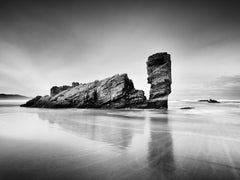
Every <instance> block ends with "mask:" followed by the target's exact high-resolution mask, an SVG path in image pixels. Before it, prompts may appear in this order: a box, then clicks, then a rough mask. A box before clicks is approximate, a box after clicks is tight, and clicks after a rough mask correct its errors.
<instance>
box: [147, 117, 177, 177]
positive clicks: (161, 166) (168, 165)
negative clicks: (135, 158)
mask: <svg viewBox="0 0 240 180" xmlns="http://www.w3.org/2000/svg"><path fill="white" fill-rule="evenodd" d="M150 120H151V126H153V125H154V127H156V126H164V127H165V130H166V132H156V131H152V132H151V140H150V142H149V156H148V161H149V168H151V170H152V171H153V173H151V178H150V179H154V177H152V176H156V177H158V178H159V177H161V178H169V177H171V175H173V173H174V171H175V164H174V157H173V140H172V135H171V133H168V132H167V131H168V119H167V117H166V119H162V118H161V120H160V119H159V118H151V119H150Z"/></svg>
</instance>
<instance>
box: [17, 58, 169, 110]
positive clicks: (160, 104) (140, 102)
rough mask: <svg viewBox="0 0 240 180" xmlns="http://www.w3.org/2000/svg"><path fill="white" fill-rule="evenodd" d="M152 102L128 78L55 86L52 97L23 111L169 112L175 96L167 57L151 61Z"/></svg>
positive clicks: (35, 101)
mask: <svg viewBox="0 0 240 180" xmlns="http://www.w3.org/2000/svg"><path fill="white" fill-rule="evenodd" d="M147 72H148V83H150V84H151V89H150V97H149V100H147V99H146V97H145V95H144V92H143V91H142V90H137V89H135V87H134V84H133V82H132V80H131V79H129V78H128V75H127V74H120V75H119V74H117V75H114V76H112V77H109V78H106V79H103V80H100V81H99V80H96V81H93V82H90V83H78V82H73V83H72V86H67V85H64V86H53V87H52V88H51V89H50V96H49V95H46V96H37V97H35V98H33V99H31V100H30V101H28V102H26V103H25V104H23V105H21V106H22V107H40V108H151V109H166V108H167V107H168V103H167V101H168V95H169V94H170V93H171V83H172V79H171V60H170V55H169V54H167V53H157V54H154V55H152V56H150V57H149V58H148V61H147Z"/></svg>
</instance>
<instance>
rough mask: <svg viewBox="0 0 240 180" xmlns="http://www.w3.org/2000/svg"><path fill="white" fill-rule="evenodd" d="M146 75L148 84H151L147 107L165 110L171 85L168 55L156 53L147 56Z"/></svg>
mask: <svg viewBox="0 0 240 180" xmlns="http://www.w3.org/2000/svg"><path fill="white" fill-rule="evenodd" d="M147 73H148V83H149V84H151V88H150V96H149V101H148V107H149V108H167V107H168V95H169V94H170V93H171V84H172V77H171V58H170V54H167V53H157V54H153V55H152V56H149V58H148V61H147Z"/></svg>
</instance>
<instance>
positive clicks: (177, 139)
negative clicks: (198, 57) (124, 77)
mask: <svg viewBox="0 0 240 180" xmlns="http://www.w3.org/2000/svg"><path fill="white" fill-rule="evenodd" d="M21 103H22V102H21V101H0V179H1V180H15V179H21V180H45V179H51V180H55V179H56V180H57V179H58V180H59V179H67V180H79V179H81V180H84V179H101V180H103V179H109V180H113V179H114V180H117V179H119V180H120V179H124V180H125V179H137V180H141V179H144V180H145V179H149V180H154V179H156V180H159V179H182V180H185V179H195V180H196V179H224V180H225V179H226V180H229V179H231V180H233V179H240V151H239V149H240V103H239V102H238V101H232V102H230V101H224V102H223V103H220V104H209V103H200V102H194V101H170V102H169V110H167V111H166V110H138V109H121V110H101V109H38V108H22V107H19V106H18V105H19V104H21ZM182 107H194V109H180V108H182Z"/></svg>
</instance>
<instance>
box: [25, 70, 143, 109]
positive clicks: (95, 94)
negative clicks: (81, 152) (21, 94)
mask: <svg viewBox="0 0 240 180" xmlns="http://www.w3.org/2000/svg"><path fill="white" fill-rule="evenodd" d="M50 94H51V96H43V97H41V96H37V97H35V98H34V99H32V100H30V101H28V102H27V103H26V104H24V105H22V106H24V107H45V108H69V107H71V108H74V107H76V108H125V107H141V106H142V105H143V103H144V102H145V101H146V97H145V96H144V91H141V90H136V89H135V88H134V85H133V82H132V80H130V79H129V78H128V76H127V74H121V75H115V76H112V77H110V78H106V79H103V80H101V81H94V82H91V83H86V84H79V85H77V86H60V87H57V86H54V87H52V88H51V92H50Z"/></svg>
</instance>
